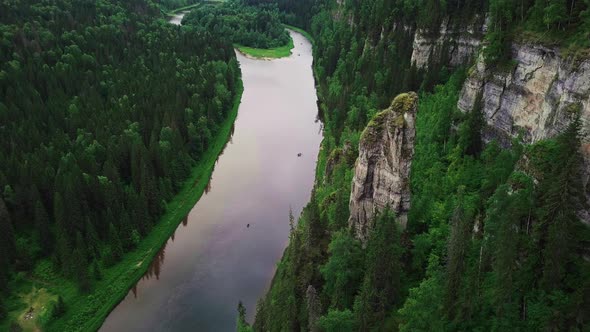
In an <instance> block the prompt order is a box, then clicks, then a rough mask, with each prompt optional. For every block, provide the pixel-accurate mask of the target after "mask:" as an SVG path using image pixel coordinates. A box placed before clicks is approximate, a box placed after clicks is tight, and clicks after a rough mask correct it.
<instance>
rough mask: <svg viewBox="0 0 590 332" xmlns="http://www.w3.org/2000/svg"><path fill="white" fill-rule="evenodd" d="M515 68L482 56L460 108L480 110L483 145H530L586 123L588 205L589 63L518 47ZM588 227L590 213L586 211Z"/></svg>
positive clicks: (584, 149) (541, 48)
mask: <svg viewBox="0 0 590 332" xmlns="http://www.w3.org/2000/svg"><path fill="white" fill-rule="evenodd" d="M512 53H513V55H512V59H513V63H512V65H513V66H512V67H511V68H510V69H508V70H506V69H504V70H499V69H498V68H491V67H488V66H487V65H486V64H485V61H484V59H483V56H480V57H479V58H478V60H477V61H476V63H475V65H474V66H473V68H472V69H471V70H470V73H469V75H468V77H467V80H466V81H465V84H464V85H463V89H462V91H461V96H460V99H459V102H458V105H457V106H458V108H459V109H460V110H461V111H463V112H471V111H473V110H474V109H476V108H479V109H481V111H482V114H483V116H484V118H485V121H486V124H487V126H486V128H485V129H484V132H483V136H484V137H483V138H484V140H485V141H491V140H493V139H496V140H497V141H498V142H500V143H501V144H502V145H504V146H507V145H510V143H511V141H512V139H514V138H516V137H519V138H520V140H521V141H522V142H523V143H526V144H531V143H535V142H538V141H540V140H543V139H547V138H552V137H555V136H557V135H558V134H559V133H562V132H563V131H564V130H565V129H566V128H567V127H568V125H569V124H570V123H571V121H572V120H573V119H574V118H575V117H576V116H578V115H579V116H580V118H581V120H582V135H583V136H584V138H583V140H582V154H583V156H584V160H585V165H584V166H583V167H584V172H583V173H584V174H583V178H582V179H580V180H581V181H582V183H583V184H584V186H585V188H586V196H587V198H588V202H589V203H590V188H589V186H588V178H589V175H590V137H589V134H590V59H585V60H579V59H574V58H570V57H564V56H562V55H561V54H560V52H559V51H558V50H557V49H554V48H549V47H544V46H542V45H538V44H526V43H524V44H514V45H513V47H512ZM581 217H582V219H583V220H584V221H585V222H586V223H590V213H588V211H582V213H581Z"/></svg>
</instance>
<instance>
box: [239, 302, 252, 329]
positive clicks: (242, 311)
mask: <svg viewBox="0 0 590 332" xmlns="http://www.w3.org/2000/svg"><path fill="white" fill-rule="evenodd" d="M237 325H238V328H237V331H238V332H252V331H253V330H252V327H250V324H248V322H246V308H245V307H244V305H243V304H242V301H240V303H238V324H237Z"/></svg>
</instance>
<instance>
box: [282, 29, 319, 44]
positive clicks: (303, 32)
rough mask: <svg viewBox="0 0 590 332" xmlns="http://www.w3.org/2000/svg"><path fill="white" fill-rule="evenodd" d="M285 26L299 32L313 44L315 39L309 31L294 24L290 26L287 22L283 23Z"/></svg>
mask: <svg viewBox="0 0 590 332" xmlns="http://www.w3.org/2000/svg"><path fill="white" fill-rule="evenodd" d="M283 25H284V26H285V28H287V29H289V30H293V31H295V32H299V33H300V34H302V35H303V37H305V38H307V40H309V42H310V43H311V45H312V46H313V44H315V40H314V39H313V37H312V36H311V35H310V34H309V32H307V31H305V30H303V29H301V28H298V27H296V26H292V25H289V24H283Z"/></svg>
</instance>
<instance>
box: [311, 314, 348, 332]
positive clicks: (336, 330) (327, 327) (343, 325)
mask: <svg viewBox="0 0 590 332" xmlns="http://www.w3.org/2000/svg"><path fill="white" fill-rule="evenodd" d="M318 325H319V327H320V328H321V329H322V331H325V332H353V331H358V327H357V326H356V323H355V320H354V315H353V313H352V312H351V311H350V310H348V309H346V310H343V311H339V310H334V309H330V310H329V311H328V314H327V315H325V316H322V317H320V320H319V323H318Z"/></svg>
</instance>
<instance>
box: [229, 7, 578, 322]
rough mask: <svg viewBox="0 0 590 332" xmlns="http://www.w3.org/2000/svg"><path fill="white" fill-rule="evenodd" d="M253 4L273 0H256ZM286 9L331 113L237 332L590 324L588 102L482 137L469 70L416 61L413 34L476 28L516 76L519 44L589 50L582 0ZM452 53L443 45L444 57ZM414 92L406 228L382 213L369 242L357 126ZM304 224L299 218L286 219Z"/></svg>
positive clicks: (439, 58)
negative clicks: (531, 127)
mask: <svg viewBox="0 0 590 332" xmlns="http://www.w3.org/2000/svg"><path fill="white" fill-rule="evenodd" d="M249 2H250V3H258V2H263V3H266V2H273V1H270V0H269V1H260V0H253V1H249ZM277 3H278V5H279V8H280V9H281V11H282V16H283V19H285V20H286V21H287V22H288V23H290V24H294V25H298V26H300V27H303V28H305V29H307V30H308V31H310V32H311V35H312V36H313V38H314V40H315V43H314V71H315V74H316V80H317V82H318V95H319V99H320V102H321V105H320V106H321V112H322V120H323V122H324V142H323V145H322V149H321V150H320V155H319V160H318V169H317V178H316V187H315V189H314V191H313V193H312V198H311V201H310V202H309V204H308V205H307V206H306V208H305V209H304V211H303V213H302V215H301V216H300V218H299V219H298V223H297V225H296V226H294V227H293V230H292V232H291V234H290V242H289V247H288V248H287V249H286V250H285V252H284V255H283V258H282V259H281V261H280V262H279V264H278V268H277V272H276V274H275V277H274V279H273V282H272V286H271V288H270V290H269V292H268V294H266V295H265V296H264V297H263V298H262V299H261V300H260V301H259V303H258V306H257V313H256V319H255V321H254V322H252V325H251V326H250V325H249V324H248V322H246V320H245V314H244V310H243V307H241V308H240V311H239V313H240V315H239V316H238V329H239V330H241V331H247V330H254V331H299V330H302V331H307V330H309V331H398V330H399V331H587V330H588V326H590V323H589V321H590V316H589V315H590V314H589V313H590V302H589V300H588V299H589V298H590V297H589V295H590V283H589V281H588V280H590V279H589V277H590V264H589V263H588V260H587V259H586V258H584V257H585V255H587V252H588V248H589V247H590V232H589V229H588V226H587V225H585V224H583V223H582V222H581V221H580V218H579V216H578V214H577V211H582V210H584V209H586V210H587V209H588V208H589V207H588V206H587V204H586V201H585V198H584V196H583V192H582V191H583V188H582V183H581V181H580V179H581V178H582V173H581V172H582V156H581V153H580V145H581V140H582V136H581V134H582V131H581V126H582V124H581V121H580V119H579V115H580V111H581V110H580V109H576V108H573V109H572V110H571V114H570V119H571V124H570V125H569V127H568V128H567V130H565V131H564V132H562V133H561V134H560V135H558V136H557V137H555V138H552V139H546V140H542V141H540V142H537V143H535V144H533V145H525V144H523V143H521V141H520V140H519V138H515V139H513V141H512V144H509V145H510V146H506V145H501V144H499V142H496V141H491V142H489V143H485V142H484V141H483V139H482V130H483V129H484V127H485V125H486V124H485V122H484V120H483V119H482V114H481V112H479V111H478V110H477V109H476V110H474V111H473V112H471V113H467V114H464V113H462V112H460V111H459V110H458V109H457V101H458V99H459V94H460V91H461V88H462V86H463V82H464V80H465V77H466V75H467V71H468V68H469V67H470V66H471V65H472V64H470V63H465V64H464V66H463V67H460V68H451V67H448V66H447V65H446V63H447V62H448V59H447V58H446V56H447V55H445V54H437V55H436V56H432V57H431V58H430V59H429V63H428V69H427V70H426V69H418V68H416V66H415V65H413V64H412V62H411V55H412V47H413V45H412V42H413V33H414V32H415V31H416V29H420V30H421V31H424V32H425V33H426V34H429V35H433V36H437V35H438V34H439V33H440V27H441V24H442V23H443V22H446V23H447V28H448V29H453V28H454V27H461V26H462V25H465V24H470V23H472V22H481V23H483V20H484V19H485V15H484V14H485V13H488V17H489V20H488V25H487V32H486V34H485V36H483V37H484V40H485V43H486V46H487V48H486V50H485V51H484V57H485V59H486V62H487V63H488V64H489V65H490V66H491V68H494V67H495V68H496V70H507V69H508V70H509V68H510V66H511V61H512V59H511V58H510V57H511V52H510V46H511V44H512V43H513V42H525V43H526V42H534V43H542V44H543V43H545V44H547V45H551V46H552V47H559V48H561V49H562V50H563V51H564V52H570V53H572V54H577V56H578V57H580V56H582V57H583V56H585V55H584V54H587V49H588V46H590V45H589V44H588V40H589V39H588V37H589V31H590V30H589V29H588V26H589V25H588V24H590V16H589V14H590V4H589V3H588V2H587V1H575V0H530V1H527V0H525V1H502V0H489V1H488V0H475V1H472V0H456V1H444V2H443V1H437V0H423V1H321V0H319V1H313V0H310V1H292V0H278V1H277ZM443 53H444V52H443ZM405 91H419V92H420V94H419V95H420V97H419V106H418V116H417V123H416V132H417V137H416V145H415V155H414V160H413V164H412V171H411V192H412V206H411V210H410V212H409V216H408V223H407V227H406V228H402V227H400V226H399V223H398V222H397V221H396V216H395V215H394V214H393V213H392V212H391V211H384V212H383V213H381V214H380V215H379V216H378V217H377V218H376V222H375V228H374V229H373V231H372V233H371V235H370V238H369V240H368V242H367V243H366V244H365V246H363V245H362V244H361V242H360V241H358V240H357V239H356V238H355V236H354V234H353V232H352V230H351V229H350V228H349V225H348V218H349V198H350V192H351V182H352V178H353V169H354V165H355V160H356V157H357V155H358V152H359V151H358V146H359V139H360V135H361V131H362V130H363V128H365V126H366V125H367V123H368V122H369V121H370V119H372V118H373V117H374V115H375V114H377V112H378V111H379V110H381V109H384V108H386V107H387V106H389V104H390V103H391V100H392V99H393V98H394V97H395V96H396V95H397V94H399V93H402V92H405ZM291 222H292V223H293V224H294V221H293V220H292V221H291Z"/></svg>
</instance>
